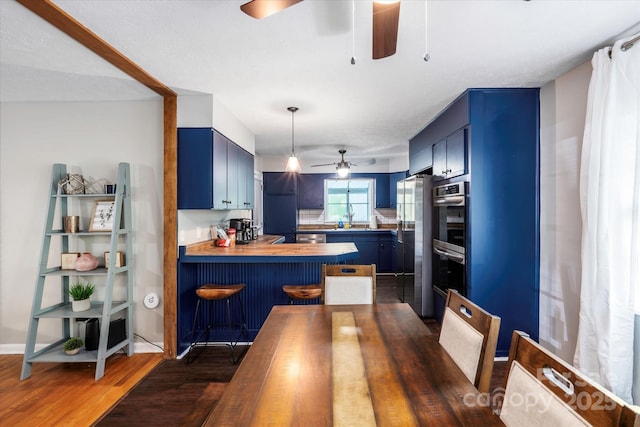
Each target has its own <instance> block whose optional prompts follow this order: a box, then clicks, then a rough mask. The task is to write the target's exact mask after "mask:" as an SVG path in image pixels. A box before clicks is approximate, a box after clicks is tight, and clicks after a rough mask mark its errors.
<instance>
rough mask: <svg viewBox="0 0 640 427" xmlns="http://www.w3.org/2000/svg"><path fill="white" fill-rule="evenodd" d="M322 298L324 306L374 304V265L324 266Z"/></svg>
mask: <svg viewBox="0 0 640 427" xmlns="http://www.w3.org/2000/svg"><path fill="white" fill-rule="evenodd" d="M322 288H323V290H322V296H323V301H324V303H325V304H328V305H338V304H375V302H376V265H375V264H367V265H344V264H336V265H334V264H331V265H327V264H324V265H323V266H322Z"/></svg>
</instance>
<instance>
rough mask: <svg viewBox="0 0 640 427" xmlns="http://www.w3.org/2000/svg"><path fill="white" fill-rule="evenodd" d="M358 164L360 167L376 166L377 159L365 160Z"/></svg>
mask: <svg viewBox="0 0 640 427" xmlns="http://www.w3.org/2000/svg"><path fill="white" fill-rule="evenodd" d="M358 164H359V165H360V166H371V165H375V164H376V159H375V157H372V158H370V159H367V160H364V161H362V162H358Z"/></svg>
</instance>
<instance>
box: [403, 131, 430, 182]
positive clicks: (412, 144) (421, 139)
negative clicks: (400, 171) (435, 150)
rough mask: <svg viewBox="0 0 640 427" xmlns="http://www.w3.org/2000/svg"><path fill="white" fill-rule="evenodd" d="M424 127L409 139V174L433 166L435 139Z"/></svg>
mask: <svg viewBox="0 0 640 427" xmlns="http://www.w3.org/2000/svg"><path fill="white" fill-rule="evenodd" d="M429 136H430V135H429V131H428V129H427V128H424V129H423V130H421V131H420V132H418V134H417V135H416V136H414V137H413V138H411V139H410V140H409V174H410V175H415V174H418V173H422V172H424V171H426V170H427V169H429V168H431V165H432V164H433V158H432V150H431V147H432V146H433V144H434V141H433V140H432V139H431V138H430V137H429Z"/></svg>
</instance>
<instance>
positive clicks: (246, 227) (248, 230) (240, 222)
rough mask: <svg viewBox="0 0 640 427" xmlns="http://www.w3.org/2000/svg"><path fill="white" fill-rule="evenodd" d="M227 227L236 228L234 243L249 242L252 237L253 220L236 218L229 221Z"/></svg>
mask: <svg viewBox="0 0 640 427" xmlns="http://www.w3.org/2000/svg"><path fill="white" fill-rule="evenodd" d="M229 228H235V229H236V244H239V245H242V244H246V243H249V242H250V241H251V240H252V239H253V233H252V228H253V220H251V219H247V218H236V219H232V220H230V221H229Z"/></svg>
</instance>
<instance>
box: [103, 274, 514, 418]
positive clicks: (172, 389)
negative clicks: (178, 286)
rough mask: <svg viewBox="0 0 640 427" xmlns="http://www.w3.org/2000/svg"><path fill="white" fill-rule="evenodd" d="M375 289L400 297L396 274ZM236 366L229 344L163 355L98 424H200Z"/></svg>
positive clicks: (496, 374) (498, 379) (499, 367)
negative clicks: (190, 357)
mask: <svg viewBox="0 0 640 427" xmlns="http://www.w3.org/2000/svg"><path fill="white" fill-rule="evenodd" d="M376 294H377V302H378V303H379V304H385V303H394V302H398V298H397V295H396V286H395V279H394V278H393V276H378V278H377V290H376ZM423 321H424V323H425V325H426V326H427V327H428V328H429V329H430V330H431V331H432V332H433V333H434V334H439V333H440V326H439V325H438V323H437V322H436V321H435V320H434V319H424V320H423ZM505 367H506V362H496V363H495V365H494V370H493V376H492V382H491V390H493V392H492V394H491V396H490V398H491V405H492V407H493V408H494V409H497V408H498V406H499V404H500V403H501V400H500V398H501V395H502V393H501V391H502V386H503V381H504V373H505ZM236 368H237V365H234V364H233V363H232V362H231V358H230V353H229V349H228V348H227V347H226V346H214V347H210V348H207V349H206V350H205V351H203V352H202V353H201V354H200V355H199V356H198V357H197V358H196V359H195V360H194V361H193V363H191V364H189V365H187V364H186V363H185V361H184V360H164V361H163V362H162V363H161V364H160V365H159V366H158V367H156V368H155V369H154V370H153V371H152V372H151V373H150V374H149V375H148V376H147V377H146V378H145V379H144V380H143V381H142V382H141V383H140V384H138V386H137V387H135V389H133V390H132V391H131V392H130V393H129V394H128V395H126V396H125V397H124V398H123V399H122V400H121V401H120V402H119V403H118V404H117V405H116V406H115V407H114V408H113V409H112V410H111V411H110V412H108V413H107V414H105V415H104V417H103V418H102V419H101V420H100V421H99V422H98V423H97V425H98V426H100V427H105V426H122V425H150V426H151V425H175V426H177V425H180V426H199V425H201V424H202V422H203V421H204V420H205V419H206V417H207V415H208V414H209V411H210V410H211V409H212V408H213V407H214V406H215V404H216V403H217V401H218V399H219V398H220V397H221V396H222V393H223V392H224V389H225V387H226V384H227V383H228V382H229V381H230V380H231V377H232V376H233V374H234V372H235V370H236Z"/></svg>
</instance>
